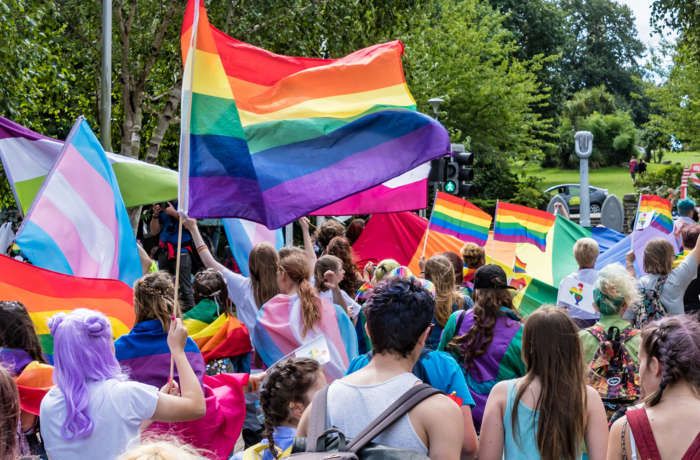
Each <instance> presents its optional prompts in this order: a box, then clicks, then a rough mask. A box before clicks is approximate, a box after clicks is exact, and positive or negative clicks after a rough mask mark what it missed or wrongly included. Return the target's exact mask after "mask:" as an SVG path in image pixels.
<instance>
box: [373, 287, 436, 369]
mask: <svg viewBox="0 0 700 460" xmlns="http://www.w3.org/2000/svg"><path fill="white" fill-rule="evenodd" d="M434 312H435V301H434V300H433V297H432V296H431V295H430V293H429V292H428V291H426V290H425V289H423V288H422V287H421V285H420V284H419V283H418V282H417V281H415V280H410V279H400V278H393V279H389V280H387V281H385V282H384V283H381V284H380V285H379V286H377V287H376V288H375V289H374V293H373V294H372V297H371V298H370V300H369V301H368V302H367V305H366V306H365V314H366V316H367V329H368V331H369V335H370V339H371V341H372V347H373V350H374V352H375V353H394V354H398V355H400V356H402V357H404V358H405V357H407V356H408V355H409V354H410V353H411V352H412V351H413V349H414V348H415V346H416V343H418V339H419V337H420V335H421V334H422V333H423V331H425V328H426V327H428V325H430V323H431V322H432V320H433V314H434Z"/></svg>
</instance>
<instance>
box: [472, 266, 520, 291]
mask: <svg viewBox="0 0 700 460" xmlns="http://www.w3.org/2000/svg"><path fill="white" fill-rule="evenodd" d="M474 289H514V288H513V287H511V286H508V278H506V272H504V271H503V269H502V268H501V267H499V266H498V265H494V264H487V265H482V266H481V267H479V269H478V270H477V271H476V273H475V274H474Z"/></svg>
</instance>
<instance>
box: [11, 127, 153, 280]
mask: <svg viewBox="0 0 700 460" xmlns="http://www.w3.org/2000/svg"><path fill="white" fill-rule="evenodd" d="M16 242H17V244H19V246H20V249H21V251H22V253H23V254H24V255H25V256H26V257H27V259H29V261H30V262H31V263H32V264H34V265H36V266H39V267H42V268H45V269H48V270H53V271H56V272H59V273H65V274H67V275H75V276H81V277H86V278H106V279H118V280H120V281H123V282H124V283H126V284H127V285H128V286H132V285H133V283H134V281H136V279H138V277H140V276H141V275H142V269H141V263H140V261H139V256H138V252H137V249H136V239H135V238H134V233H133V231H132V229H131V224H130V222H129V216H128V214H127V212H126V207H125V206H124V202H123V201H122V196H121V193H120V191H119V184H118V183H117V179H116V177H115V175H114V171H113V170H112V166H111V165H110V163H109V160H108V159H107V155H106V154H105V151H104V150H103V149H102V146H101V145H100V142H99V141H98V140H97V137H95V134H94V133H93V132H92V130H91V129H90V126H89V125H88V123H87V121H85V119H83V118H82V117H80V118H78V120H77V121H76V123H75V125H73V129H71V132H70V134H69V135H68V138H67V139H66V142H65V144H64V145H63V149H62V152H61V154H60V156H59V158H58V161H57V162H56V163H55V164H54V166H53V169H52V170H51V172H50V173H49V175H48V177H47V179H46V181H45V182H44V185H43V186H42V188H41V190H40V191H39V193H38V194H37V196H36V198H35V200H34V203H32V206H31V207H30V209H29V212H28V213H27V217H26V218H25V219H24V222H23V223H22V227H21V228H20V230H19V232H18V233H17V238H16Z"/></svg>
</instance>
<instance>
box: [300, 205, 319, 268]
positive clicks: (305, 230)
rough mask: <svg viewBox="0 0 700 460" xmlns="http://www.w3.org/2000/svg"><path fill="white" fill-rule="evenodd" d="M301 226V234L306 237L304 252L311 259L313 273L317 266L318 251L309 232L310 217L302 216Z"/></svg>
mask: <svg viewBox="0 0 700 460" xmlns="http://www.w3.org/2000/svg"><path fill="white" fill-rule="evenodd" d="M299 227H301V236H302V237H303V238H304V252H305V253H306V257H307V258H308V259H309V265H310V266H311V273H313V272H314V269H315V267H316V251H314V243H313V241H311V234H310V233H309V218H308V217H302V218H301V219H299Z"/></svg>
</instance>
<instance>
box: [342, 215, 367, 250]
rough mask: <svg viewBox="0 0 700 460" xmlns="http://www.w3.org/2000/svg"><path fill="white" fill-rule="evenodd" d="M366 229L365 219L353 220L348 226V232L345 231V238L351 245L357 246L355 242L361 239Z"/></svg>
mask: <svg viewBox="0 0 700 460" xmlns="http://www.w3.org/2000/svg"><path fill="white" fill-rule="evenodd" d="M364 229H365V220H364V219H353V220H352V221H351V222H350V224H349V225H348V228H347V230H345V236H346V237H347V239H348V241H349V242H350V244H355V241H357V239H358V238H359V237H360V235H361V234H362V232H363V231H364Z"/></svg>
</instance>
